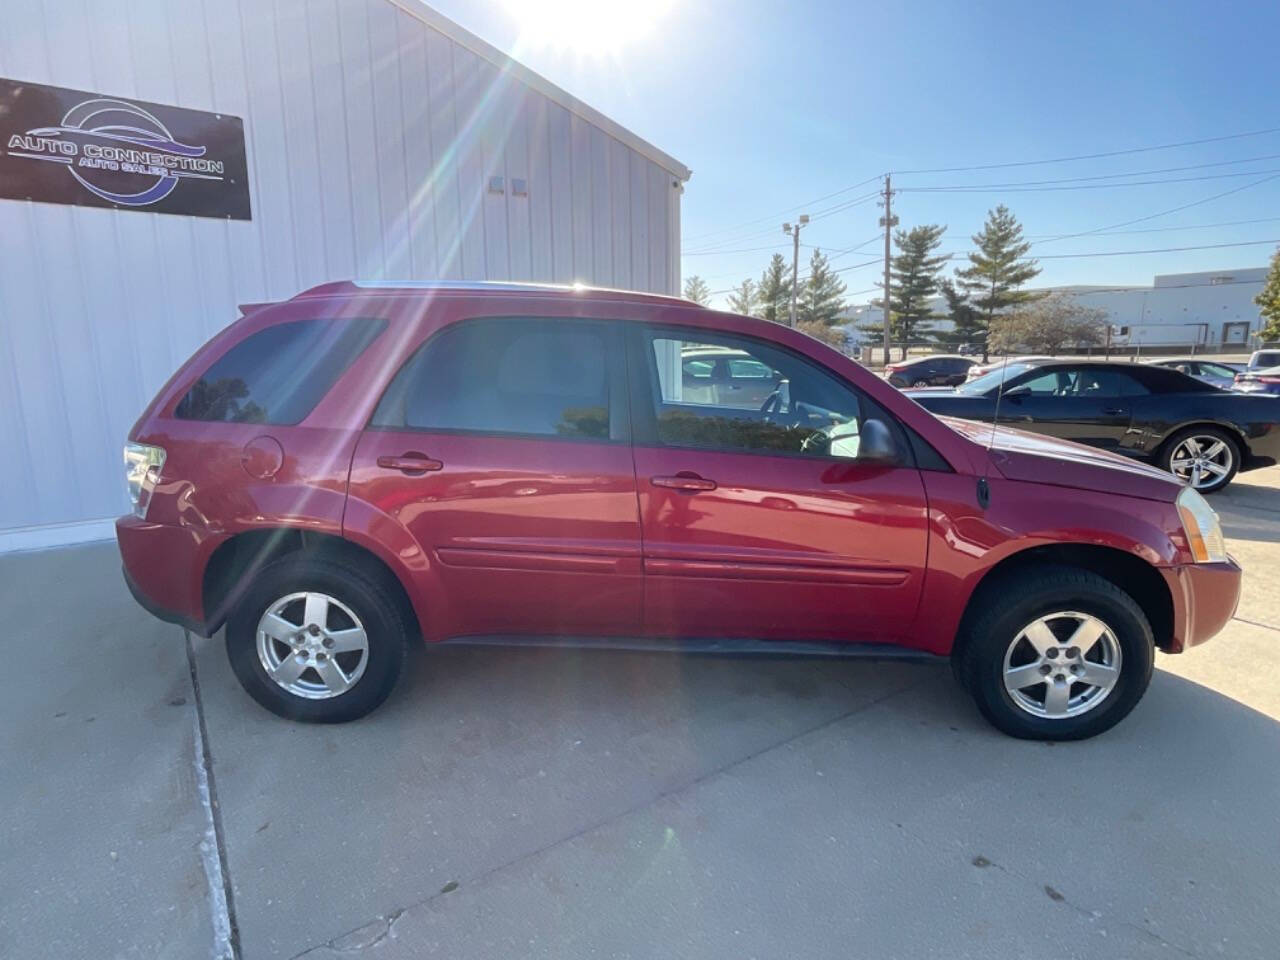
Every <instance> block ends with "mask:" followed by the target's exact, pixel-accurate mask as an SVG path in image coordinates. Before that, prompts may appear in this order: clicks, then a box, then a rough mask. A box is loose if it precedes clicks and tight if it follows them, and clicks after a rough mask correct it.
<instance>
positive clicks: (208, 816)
mask: <svg viewBox="0 0 1280 960" xmlns="http://www.w3.org/2000/svg"><path fill="white" fill-rule="evenodd" d="M182 638H183V642H184V643H185V644H186V649H187V669H188V671H189V672H190V674H191V690H192V694H193V697H194V699H195V719H194V725H195V731H194V734H193V736H194V739H195V758H194V761H193V762H194V764H195V768H196V786H197V789H198V791H199V794H200V805H201V807H203V809H204V816H205V835H204V838H203V839H202V840H201V841H200V859H201V860H202V861H203V864H204V874H205V883H206V885H207V886H208V888H209V908H210V914H211V916H212V920H213V952H212V956H213V960H236V958H237V957H239V956H240V930H239V927H238V926H237V924H236V912H235V900H234V899H233V897H232V894H231V873H230V871H229V869H228V868H227V848H226V844H225V842H224V839H223V837H224V834H223V829H222V812H221V810H220V808H219V806H218V791H217V787H216V785H215V784H214V780H213V755H212V754H211V753H210V751H209V732H208V728H207V727H206V726H205V720H204V700H203V699H202V698H201V696H200V678H199V677H198V676H196V658H195V650H194V649H193V647H192V645H191V634H190V633H189V632H188V631H186V630H183V631H182Z"/></svg>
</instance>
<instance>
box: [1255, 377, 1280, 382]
mask: <svg viewBox="0 0 1280 960" xmlns="http://www.w3.org/2000/svg"><path fill="white" fill-rule="evenodd" d="M1257 381H1258V383H1280V377H1258V378H1257Z"/></svg>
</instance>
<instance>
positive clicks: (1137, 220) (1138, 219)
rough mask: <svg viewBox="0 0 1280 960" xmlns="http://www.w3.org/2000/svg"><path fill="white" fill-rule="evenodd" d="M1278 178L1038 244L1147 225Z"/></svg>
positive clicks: (1234, 188) (1049, 238)
mask: <svg viewBox="0 0 1280 960" xmlns="http://www.w3.org/2000/svg"><path fill="white" fill-rule="evenodd" d="M1277 177H1280V174H1273V175H1271V176H1268V177H1263V178H1262V179H1261V180H1255V181H1253V183H1246V184H1244V185H1243V186H1240V187H1232V188H1231V189H1230V190H1224V191H1222V193H1215V194H1214V195H1213V196H1211V197H1204V198H1202V199H1200V200H1192V201H1191V202H1190V203H1183V204H1179V205H1178V206H1176V207H1170V208H1169V209H1168V210H1161V211H1159V212H1158V213H1151V214H1148V215H1147V216H1145V217H1136V218H1135V219H1133V220H1122V221H1120V222H1119V223H1111V224H1107V225H1106V226H1105V227H1095V228H1094V229H1092V230H1082V231H1080V232H1079V233H1063V234H1059V235H1058V236H1056V237H1047V238H1046V239H1044V240H1040V241H1038V243H1056V242H1057V241H1059V240H1070V239H1072V238H1074V237H1088V236H1093V235H1095V234H1099V233H1106V232H1107V231H1109V230H1116V229H1119V228H1120V227H1131V226H1133V225H1134V224H1135V223H1146V222H1147V221H1148V220H1158V219H1159V218H1160V217H1167V216H1168V215H1169V214H1171V213H1180V212H1182V211H1183V210H1190V209H1191V208H1192V207H1198V206H1201V205H1202V204H1206V203H1212V202H1213V201H1214V200H1221V199H1222V198H1223V197H1229V196H1231V195H1232V194H1233V193H1240V192H1241V191H1243V190H1249V189H1251V188H1253V187H1258V186H1261V185H1262V184H1264V183H1270V182H1271V181H1272V180H1275V179H1276V178H1277Z"/></svg>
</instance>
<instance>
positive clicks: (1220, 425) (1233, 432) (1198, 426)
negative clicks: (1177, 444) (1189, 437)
mask: <svg viewBox="0 0 1280 960" xmlns="http://www.w3.org/2000/svg"><path fill="white" fill-rule="evenodd" d="M1205 428H1211V429H1214V430H1221V431H1222V432H1223V433H1226V434H1229V435H1230V437H1231V439H1232V440H1234V441H1235V442H1236V446H1238V447H1239V448H1240V456H1241V459H1244V458H1246V457H1248V456H1249V453H1250V451H1249V441H1248V439H1247V438H1246V437H1245V435H1244V433H1243V432H1242V431H1241V429H1240V428H1239V427H1238V426H1237V425H1236V424H1234V423H1231V422H1229V421H1223V420H1189V421H1187V422H1185V423H1179V424H1178V425H1177V426H1175V427H1172V428H1170V429H1169V430H1168V431H1166V432H1165V434H1164V436H1163V437H1162V438H1161V439H1160V442H1159V443H1157V444H1156V448H1155V450H1154V452H1153V453H1152V456H1153V457H1154V458H1155V459H1157V460H1159V459H1160V458H1162V457H1163V456H1164V454H1165V451H1166V450H1168V449H1169V445H1170V444H1171V443H1173V441H1174V440H1175V439H1177V438H1178V437H1179V436H1181V435H1182V434H1184V433H1186V432H1187V431H1188V430H1203V429H1205Z"/></svg>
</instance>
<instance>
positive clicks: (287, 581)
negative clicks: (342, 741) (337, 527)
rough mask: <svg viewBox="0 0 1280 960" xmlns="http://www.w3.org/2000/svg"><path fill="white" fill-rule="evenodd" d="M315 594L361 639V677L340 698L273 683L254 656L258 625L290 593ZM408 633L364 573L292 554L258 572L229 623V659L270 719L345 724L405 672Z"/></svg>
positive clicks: (382, 590)
mask: <svg viewBox="0 0 1280 960" xmlns="http://www.w3.org/2000/svg"><path fill="white" fill-rule="evenodd" d="M303 591H315V592H319V593H325V594H328V595H329V596H330V597H333V598H334V599H336V600H338V601H340V602H341V603H342V604H344V605H345V606H347V607H349V608H350V610H351V611H352V612H353V613H355V615H356V616H357V617H358V618H359V620H360V622H361V624H362V625H363V626H364V629H365V634H366V636H367V644H368V649H367V654H366V657H367V662H366V663H365V666H364V673H363V674H362V675H361V676H360V677H359V679H358V680H356V681H355V683H354V685H353V686H352V687H351V688H350V689H349V690H347V691H346V692H345V693H340V694H337V695H336V696H333V697H331V698H329V699H323V700H311V699H307V698H305V697H302V696H298V695H296V694H294V693H291V692H290V691H288V690H286V689H284V688H283V687H281V686H280V685H279V684H277V683H276V682H275V681H274V680H272V679H271V678H270V677H269V676H268V674H267V671H266V667H264V666H263V663H262V660H261V659H260V658H259V655H258V648H257V632H258V623H259V620H260V619H261V617H262V615H263V614H264V613H265V612H266V610H267V609H268V607H270V606H271V605H272V604H274V603H275V602H276V601H277V600H279V599H280V598H282V597H286V596H288V595H289V594H292V593H297V592H303ZM408 640H409V630H408V627H407V625H406V624H405V621H404V614H403V613H402V611H401V608H400V605H399V604H398V603H397V602H396V600H395V598H394V597H393V596H392V595H391V594H390V592H389V591H388V590H387V588H386V587H385V586H384V585H383V584H381V583H380V582H379V581H378V580H377V579H376V578H374V577H371V576H369V575H368V574H367V573H366V572H365V571H363V570H361V569H359V568H358V567H353V566H351V565H349V564H344V563H339V562H337V561H335V560H331V559H326V558H324V557H320V556H316V555H314V554H304V553H296V554H290V555H289V556H286V557H284V558H282V559H280V560H277V561H276V562H275V563H272V564H270V565H269V566H267V567H264V568H263V569H262V571H261V572H260V573H259V574H258V575H257V577H256V578H255V580H254V583H253V585H252V586H251V587H250V588H249V590H248V591H247V593H246V594H245V596H244V597H243V599H242V600H241V601H240V603H239V604H238V605H237V606H236V608H235V610H233V611H232V613H231V616H230V617H229V618H228V620H227V658H228V659H229V660H230V661H231V669H232V670H233V671H235V675H236V678H237V679H238V680H239V681H240V683H241V685H242V686H243V687H244V689H245V691H246V692H247V693H248V694H249V696H251V697H253V699H254V700H256V701H258V703H260V704H261V705H262V706H264V707H266V708H267V709H268V710H270V711H271V712H272V713H275V714H277V715H279V716H281V717H285V718H287V719H290V720H302V721H305V722H307V723H346V722H348V721H350V720H356V719H359V718H360V717H363V716H365V715H366V714H367V713H370V712H371V711H372V710H374V709H375V708H376V707H378V706H379V705H380V704H381V703H382V702H383V701H384V700H386V699H387V696H388V695H389V694H390V693H391V690H392V688H393V687H394V686H395V685H396V681H397V680H398V679H399V678H400V673H401V671H402V669H403V667H404V661H405V654H406V651H407V649H408Z"/></svg>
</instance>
